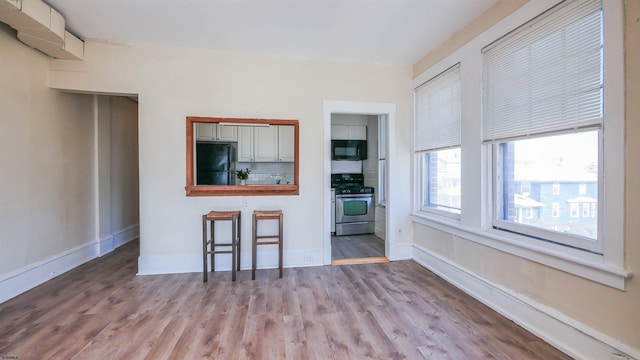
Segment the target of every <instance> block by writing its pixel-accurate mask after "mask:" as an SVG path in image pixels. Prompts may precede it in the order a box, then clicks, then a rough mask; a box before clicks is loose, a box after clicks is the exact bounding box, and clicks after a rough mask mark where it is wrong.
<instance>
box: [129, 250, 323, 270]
mask: <svg viewBox="0 0 640 360" xmlns="http://www.w3.org/2000/svg"><path fill="white" fill-rule="evenodd" d="M243 248H244V247H243ZM273 248H274V249H275V250H267V249H258V255H257V256H258V257H257V263H258V265H257V267H258V269H275V268H277V267H278V251H277V247H275V246H273ZM215 260H216V271H231V255H228V254H221V255H216V259H215ZM322 261H323V252H322V249H307V250H286V249H285V250H284V254H283V259H282V262H283V267H285V268H293V267H307V266H323V263H322ZM240 265H241V266H240V268H241V269H242V270H250V269H251V253H250V252H244V251H243V252H242V253H241V254H240ZM201 271H202V254H201V253H200V254H184V255H145V256H142V255H141V256H140V257H139V258H138V275H154V274H176V273H190V272H201Z"/></svg>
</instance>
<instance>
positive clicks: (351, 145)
mask: <svg viewBox="0 0 640 360" xmlns="http://www.w3.org/2000/svg"><path fill="white" fill-rule="evenodd" d="M366 159H367V140H331V160H338V161H340V160H366Z"/></svg>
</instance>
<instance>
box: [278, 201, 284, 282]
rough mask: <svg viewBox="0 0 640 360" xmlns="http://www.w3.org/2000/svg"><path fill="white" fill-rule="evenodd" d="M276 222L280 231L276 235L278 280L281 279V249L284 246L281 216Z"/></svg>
mask: <svg viewBox="0 0 640 360" xmlns="http://www.w3.org/2000/svg"><path fill="white" fill-rule="evenodd" d="M278 222H279V223H280V230H279V233H278V235H279V236H278V237H279V239H278V252H279V253H278V267H279V269H280V278H282V248H283V247H284V244H283V242H282V237H283V236H282V228H283V225H284V224H283V219H282V214H280V219H278Z"/></svg>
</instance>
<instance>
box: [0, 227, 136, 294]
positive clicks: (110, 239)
mask: <svg viewBox="0 0 640 360" xmlns="http://www.w3.org/2000/svg"><path fill="white" fill-rule="evenodd" d="M139 233H140V227H139V226H138V225H137V224H136V225H133V226H130V227H128V228H126V229H123V230H120V231H118V232H116V233H115V234H113V235H111V236H106V237H104V238H102V239H100V240H99V241H97V242H96V241H92V242H88V243H85V244H83V245H80V246H76V247H74V248H72V249H69V250H67V251H65V252H63V253H61V254H58V255H55V256H52V257H51V258H49V259H46V260H43V261H39V262H37V263H34V264H31V265H29V266H27V267H24V268H22V269H19V270H16V271H14V272H12V273H9V274H7V275H4V276H2V277H0V303H3V302H5V301H7V300H9V299H11V298H13V297H16V296H18V295H20V294H22V293H23V292H25V291H28V290H31V289H33V288H34V287H36V286H38V285H40V284H42V283H44V282H46V281H49V280H51V279H53V278H54V277H56V276H59V275H61V274H63V273H65V272H67V271H69V270H71V269H74V268H76V267H78V266H80V265H82V264H84V263H86V262H88V261H91V260H93V259H95V258H97V257H99V256H102V255H105V254H108V253H110V252H111V251H113V250H114V249H117V248H118V247H120V246H122V245H124V244H126V243H128V242H130V241H132V240H134V239H136V238H138V237H139Z"/></svg>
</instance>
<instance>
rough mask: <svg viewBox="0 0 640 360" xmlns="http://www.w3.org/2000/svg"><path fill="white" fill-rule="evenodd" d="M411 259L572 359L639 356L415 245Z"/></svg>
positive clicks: (605, 337)
mask: <svg viewBox="0 0 640 360" xmlns="http://www.w3.org/2000/svg"><path fill="white" fill-rule="evenodd" d="M413 259H414V261H416V262H417V263H419V264H420V265H422V266H424V267H425V268H427V269H429V270H431V271H432V272H434V273H435V274H437V275H438V276H440V277H442V278H443V279H445V280H446V281H448V282H449V283H451V284H452V285H454V286H456V287H458V288H459V289H461V290H462V291H464V292H465V293H467V294H469V295H471V296H472V297H474V298H476V299H477V300H479V301H480V302H482V303H484V304H485V305H487V306H489V307H490V308H492V309H494V310H495V311H497V312H498V313H500V314H502V315H504V316H505V317H507V318H509V319H510V320H512V321H513V322H515V323H516V324H518V325H520V326H522V327H523V328H525V329H527V330H529V331H531V332H532V333H533V334H535V335H536V336H538V337H540V338H542V339H543V340H544V341H546V342H548V343H549V344H551V345H553V346H554V347H556V348H558V349H559V350H561V351H563V352H565V353H566V354H568V355H569V356H572V357H574V358H576V359H634V358H637V359H640V350H638V349H634V348H632V347H631V346H628V345H626V344H623V343H621V342H619V341H618V340H616V339H613V338H612V337H610V336H608V335H606V334H603V333H601V332H599V331H597V330H595V329H593V328H591V327H589V326H587V325H585V324H582V323H580V322H578V321H576V320H575V319H572V318H570V317H568V316H566V315H564V314H562V313H560V312H558V311H557V310H555V309H552V308H550V307H547V306H545V305H543V304H540V303H538V302H536V301H535V300H532V299H530V298H528V297H525V296H522V295H519V294H515V293H514V292H512V291H511V290H509V289H507V288H504V287H502V286H500V285H498V284H495V283H493V282H491V281H489V280H487V279H484V278H482V277H480V276H478V275H477V274H475V273H473V272H471V271H469V270H467V269H465V268H463V267H461V266H459V265H458V264H456V263H454V262H452V261H451V260H449V259H447V258H445V257H443V256H441V255H439V254H436V253H434V252H432V251H430V250H429V249H426V248H424V247H422V246H419V245H415V244H414V245H413Z"/></svg>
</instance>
